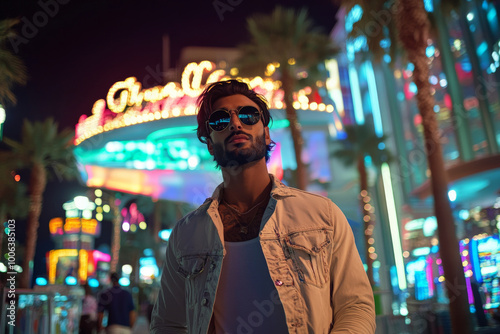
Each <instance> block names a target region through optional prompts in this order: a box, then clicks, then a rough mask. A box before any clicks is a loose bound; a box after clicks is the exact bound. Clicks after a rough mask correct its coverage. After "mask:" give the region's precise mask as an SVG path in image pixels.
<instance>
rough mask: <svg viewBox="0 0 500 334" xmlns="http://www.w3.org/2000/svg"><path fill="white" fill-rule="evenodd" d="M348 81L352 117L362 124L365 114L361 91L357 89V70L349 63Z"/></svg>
mask: <svg viewBox="0 0 500 334" xmlns="http://www.w3.org/2000/svg"><path fill="white" fill-rule="evenodd" d="M349 83H350V86H351V93H352V104H353V109H354V118H355V120H356V123H357V124H364V123H365V115H364V114H363V105H362V103H361V101H362V98H361V92H360V91H359V81H358V72H357V71H356V68H355V67H354V64H349Z"/></svg>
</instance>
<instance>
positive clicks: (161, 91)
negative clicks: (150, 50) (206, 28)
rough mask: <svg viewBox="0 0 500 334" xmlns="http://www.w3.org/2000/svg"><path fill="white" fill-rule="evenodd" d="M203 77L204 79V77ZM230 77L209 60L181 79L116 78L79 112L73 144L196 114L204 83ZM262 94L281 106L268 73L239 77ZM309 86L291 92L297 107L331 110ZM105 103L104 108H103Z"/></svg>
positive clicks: (273, 106)
mask: <svg viewBox="0 0 500 334" xmlns="http://www.w3.org/2000/svg"><path fill="white" fill-rule="evenodd" d="M205 77H206V79H205V81H204V78H205ZM227 79H230V76H228V75H226V72H225V71H224V70H222V69H216V68H215V65H214V64H213V63H211V62H209V61H206V60H205V61H202V62H200V63H199V64H197V63H190V64H188V65H186V67H185V68H184V71H183V73H182V77H181V83H180V84H179V83H177V82H169V83H167V84H166V85H165V86H156V87H153V88H148V89H142V85H141V83H140V82H137V79H136V78H134V77H129V78H127V79H125V80H124V81H118V82H116V83H115V84H113V85H112V86H111V88H110V89H109V91H108V93H107V95H106V99H100V100H97V101H96V102H95V103H94V105H93V107H92V115H91V116H87V115H82V116H80V119H79V122H78V124H77V125H76V131H75V133H76V134H75V141H74V142H75V145H79V144H80V143H81V142H83V141H84V140H86V139H89V138H91V137H93V136H95V135H98V134H100V133H103V132H107V131H111V130H114V129H118V128H122V127H125V126H130V125H135V124H140V123H145V122H151V121H155V120H160V119H166V118H171V117H182V116H194V115H196V112H197V111H196V98H197V97H198V95H199V94H200V93H201V92H202V91H203V89H204V87H205V86H206V85H207V84H210V83H212V82H216V81H219V80H227ZM238 79H240V80H242V81H244V82H246V83H248V84H249V85H250V87H252V88H253V89H254V90H255V91H257V92H258V93H259V94H262V95H263V96H264V97H265V98H266V99H267V101H268V102H269V104H270V108H271V109H283V108H285V104H284V102H283V97H284V93H283V91H282V89H281V82H280V81H276V80H273V79H271V78H269V77H267V78H261V77H254V78H251V79H249V78H238ZM311 95H312V90H311V88H310V87H307V88H305V89H302V90H300V91H298V92H297V93H296V94H294V101H295V102H294V107H295V108H296V109H299V108H300V109H303V110H306V109H311V110H318V111H325V112H329V113H331V112H333V111H334V108H333V106H332V105H326V104H324V103H318V101H314V100H315V98H313V97H310V96H311ZM106 107H107V108H106Z"/></svg>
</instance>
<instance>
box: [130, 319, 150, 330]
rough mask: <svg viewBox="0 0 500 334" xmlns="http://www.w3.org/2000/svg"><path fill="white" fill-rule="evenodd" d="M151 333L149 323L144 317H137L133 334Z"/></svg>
mask: <svg viewBox="0 0 500 334" xmlns="http://www.w3.org/2000/svg"><path fill="white" fill-rule="evenodd" d="M147 333H149V321H148V319H147V318H146V317H145V316H144V315H140V316H138V317H137V321H136V322H135V325H134V328H133V329H132V334H147Z"/></svg>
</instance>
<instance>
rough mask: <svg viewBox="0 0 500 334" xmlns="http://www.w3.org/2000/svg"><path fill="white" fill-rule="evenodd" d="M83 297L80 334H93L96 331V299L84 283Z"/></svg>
mask: <svg viewBox="0 0 500 334" xmlns="http://www.w3.org/2000/svg"><path fill="white" fill-rule="evenodd" d="M83 289H84V290H85V296H84V297H83V302H82V315H81V316H80V330H79V333H80V334H94V333H95V330H96V329H97V299H96V298H95V297H94V295H93V294H92V289H91V288H90V286H89V285H88V283H85V285H84V286H83Z"/></svg>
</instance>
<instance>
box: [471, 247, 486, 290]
mask: <svg viewBox="0 0 500 334" xmlns="http://www.w3.org/2000/svg"><path fill="white" fill-rule="evenodd" d="M469 253H470V259H471V262H472V268H474V269H473V270H472V272H473V273H474V277H475V278H476V281H477V282H478V283H483V276H481V267H480V266H479V255H478V253H477V240H476V239H472V240H471V242H470V244H469Z"/></svg>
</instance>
